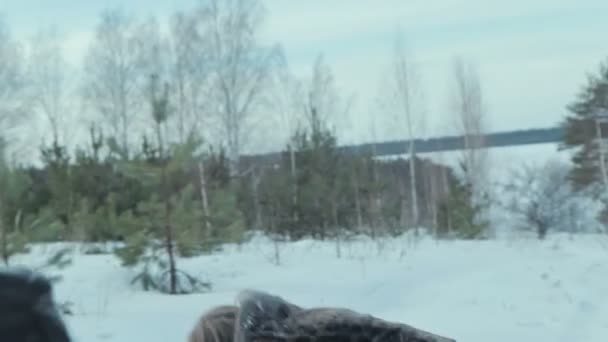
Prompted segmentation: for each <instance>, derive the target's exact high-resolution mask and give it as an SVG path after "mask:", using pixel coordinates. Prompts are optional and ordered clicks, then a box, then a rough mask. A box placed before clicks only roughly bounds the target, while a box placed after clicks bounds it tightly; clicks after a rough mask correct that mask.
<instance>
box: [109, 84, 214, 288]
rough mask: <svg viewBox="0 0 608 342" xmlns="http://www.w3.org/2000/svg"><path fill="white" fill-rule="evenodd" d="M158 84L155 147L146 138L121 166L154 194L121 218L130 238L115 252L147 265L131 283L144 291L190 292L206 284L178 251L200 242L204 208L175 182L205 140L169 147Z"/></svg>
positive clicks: (164, 99) (163, 99)
mask: <svg viewBox="0 0 608 342" xmlns="http://www.w3.org/2000/svg"><path fill="white" fill-rule="evenodd" d="M156 82H157V79H156V77H155V76H153V77H152V79H151V88H150V91H151V93H150V103H151V113H152V118H153V119H154V123H155V128H156V129H155V131H156V139H157V142H156V148H153V147H151V144H150V143H149V142H148V140H147V139H144V141H143V157H142V158H136V159H135V160H132V161H128V162H126V163H123V164H122V165H123V168H124V171H125V173H126V174H127V175H129V176H131V177H133V178H136V179H138V180H140V182H142V183H143V184H144V186H145V187H146V188H148V189H151V190H152V193H151V196H150V198H148V199H147V200H146V201H144V202H141V203H139V204H138V206H137V208H136V209H135V212H136V214H137V215H133V214H129V213H124V214H123V215H122V216H121V219H122V221H123V222H122V224H123V225H124V226H125V227H127V231H126V233H127V234H125V235H126V236H127V237H126V246H125V247H123V248H121V249H119V250H117V255H118V256H119V257H120V258H121V259H122V260H123V264H124V265H126V266H134V265H138V264H141V265H143V270H142V271H141V272H140V273H139V274H138V275H137V276H136V277H135V278H134V280H133V281H134V282H140V283H142V285H143V287H144V289H150V288H155V289H158V290H160V291H162V292H166V293H170V294H178V293H187V292H192V291H196V290H200V289H202V288H206V287H208V284H206V283H202V282H200V281H198V280H197V279H195V278H194V277H192V276H190V275H189V274H187V273H185V272H183V271H181V270H179V269H178V266H177V256H178V254H179V253H180V251H181V253H182V254H183V255H190V254H192V253H193V250H195V249H196V245H192V244H191V242H192V241H200V239H197V238H193V235H196V234H197V232H201V231H202V222H203V217H202V208H201V207H200V206H193V205H191V203H192V201H193V199H194V196H193V195H194V191H193V188H192V186H186V187H185V188H181V189H179V190H177V191H176V190H175V183H176V182H178V181H180V180H182V178H183V174H184V170H185V169H186V168H187V167H188V166H189V165H192V164H193V160H194V155H195V152H196V151H197V150H198V149H199V147H200V145H201V141H200V140H199V139H196V138H195V137H194V136H190V137H189V138H188V140H187V141H186V142H185V143H183V144H176V145H173V146H167V145H166V143H165V138H164V136H163V134H162V132H163V126H164V125H165V124H166V122H167V119H168V117H169V107H168V101H169V99H168V86H167V85H166V86H165V88H164V93H163V94H162V95H160V96H159V95H158V94H157V92H156ZM180 241H181V242H182V245H181V246H180V245H179V242H180ZM161 254H164V257H163V256H162V255H161ZM154 267H156V268H157V269H156V270H157V271H158V272H159V274H158V276H157V277H154V276H153V273H154V271H155V269H153V268H154Z"/></svg>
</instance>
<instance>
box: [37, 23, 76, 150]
mask: <svg viewBox="0 0 608 342" xmlns="http://www.w3.org/2000/svg"><path fill="white" fill-rule="evenodd" d="M62 43H63V41H62V38H61V36H60V35H59V33H58V32H57V31H56V29H54V28H49V29H47V30H40V31H39V32H38V33H37V34H36V35H35V36H34V37H33V39H32V42H31V52H30V60H29V68H28V73H29V77H30V80H31V85H32V87H31V96H32V100H33V105H34V107H35V109H36V111H37V112H38V113H39V114H40V115H42V116H43V117H44V118H45V119H46V121H47V122H48V125H49V127H50V132H51V139H52V143H53V144H54V145H57V144H60V143H64V144H65V143H66V141H67V140H68V136H67V134H70V132H71V131H72V130H70V129H69V125H70V124H73V123H74V120H71V117H70V116H71V115H72V114H73V111H74V109H75V108H74V105H75V102H74V101H73V100H72V99H73V98H75V96H74V95H75V94H74V90H75V89H74V81H75V79H74V78H73V77H72V76H70V75H73V74H74V73H73V71H71V70H69V66H68V64H67V62H66V61H65V58H64V56H63V51H62Z"/></svg>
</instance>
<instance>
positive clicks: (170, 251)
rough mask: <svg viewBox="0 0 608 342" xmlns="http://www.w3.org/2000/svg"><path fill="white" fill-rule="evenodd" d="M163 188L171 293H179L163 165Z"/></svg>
mask: <svg viewBox="0 0 608 342" xmlns="http://www.w3.org/2000/svg"><path fill="white" fill-rule="evenodd" d="M161 186H162V188H163V191H162V192H164V196H163V197H164V201H165V217H164V221H165V222H164V225H165V239H166V241H165V244H166V245H165V248H166V249H167V255H168V257H169V283H170V293H171V294H176V293H177V266H176V262H175V250H174V241H173V227H172V225H171V203H170V199H169V196H168V195H169V193H168V192H169V191H168V186H167V174H166V166H164V165H163V169H162V181H161Z"/></svg>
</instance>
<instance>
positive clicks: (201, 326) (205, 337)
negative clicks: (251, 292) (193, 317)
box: [188, 305, 238, 342]
mask: <svg viewBox="0 0 608 342" xmlns="http://www.w3.org/2000/svg"><path fill="white" fill-rule="evenodd" d="M237 312H238V308H237V307H236V306H234V305H221V306H217V307H215V308H213V309H211V310H209V311H207V312H205V313H204V314H203V315H202V316H201V318H199V320H198V321H197V322H196V325H195V326H194V328H193V329H192V331H191V332H190V338H189V340H188V341H189V342H233V340H234V327H235V324H236V317H237Z"/></svg>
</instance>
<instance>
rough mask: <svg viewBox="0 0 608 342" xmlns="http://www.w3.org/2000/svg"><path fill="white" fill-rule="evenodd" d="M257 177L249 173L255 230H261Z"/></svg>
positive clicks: (258, 180) (253, 173)
mask: <svg viewBox="0 0 608 342" xmlns="http://www.w3.org/2000/svg"><path fill="white" fill-rule="evenodd" d="M259 177H260V176H259V175H258V174H257V173H256V172H255V170H253V171H252V172H251V193H252V195H253V207H254V210H255V225H256V228H257V229H261V228H262V225H263V224H262V208H261V206H260V198H259V197H260V196H259V191H258V186H259V182H260V179H259Z"/></svg>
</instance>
